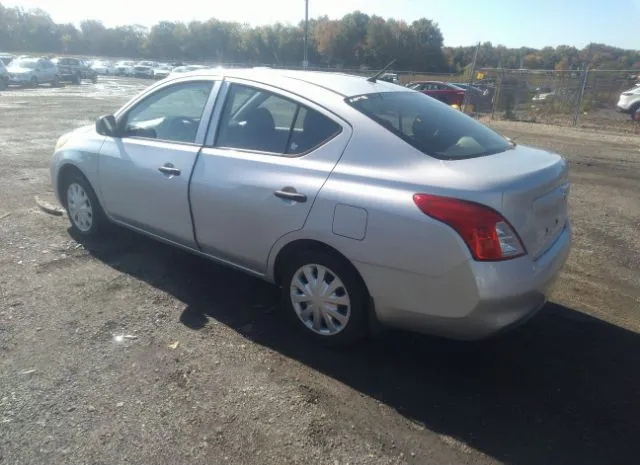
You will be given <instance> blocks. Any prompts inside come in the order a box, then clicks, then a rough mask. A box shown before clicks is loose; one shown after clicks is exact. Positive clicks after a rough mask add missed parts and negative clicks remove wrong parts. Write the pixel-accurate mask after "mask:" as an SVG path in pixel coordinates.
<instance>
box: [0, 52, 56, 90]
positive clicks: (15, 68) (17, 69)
mask: <svg viewBox="0 0 640 465" xmlns="http://www.w3.org/2000/svg"><path fill="white" fill-rule="evenodd" d="M7 70H8V71H9V84H15V85H31V86H37V85H39V84H45V83H46V84H52V85H57V84H58V83H59V82H60V80H59V78H58V67H57V66H56V65H55V64H54V63H52V62H51V60H49V59H48V58H32V57H29V58H22V57H21V58H15V59H14V60H12V61H11V63H10V64H9V66H8V67H7Z"/></svg>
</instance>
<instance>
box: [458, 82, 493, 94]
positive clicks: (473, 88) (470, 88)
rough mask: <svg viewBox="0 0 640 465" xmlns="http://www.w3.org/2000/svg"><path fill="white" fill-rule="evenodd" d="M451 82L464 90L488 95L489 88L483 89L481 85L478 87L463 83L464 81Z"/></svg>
mask: <svg viewBox="0 0 640 465" xmlns="http://www.w3.org/2000/svg"><path fill="white" fill-rule="evenodd" d="M449 84H452V85H454V86H456V87H460V88H461V89H463V90H464V91H469V92H471V93H473V94H474V95H482V96H484V95H487V94H488V93H489V90H488V89H481V88H479V87H476V86H474V85H471V84H468V83H463V82H450V83H449Z"/></svg>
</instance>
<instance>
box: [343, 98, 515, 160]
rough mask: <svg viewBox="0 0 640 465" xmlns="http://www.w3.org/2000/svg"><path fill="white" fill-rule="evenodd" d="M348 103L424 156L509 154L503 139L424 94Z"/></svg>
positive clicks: (457, 157)
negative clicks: (505, 152) (506, 152)
mask: <svg viewBox="0 0 640 465" xmlns="http://www.w3.org/2000/svg"><path fill="white" fill-rule="evenodd" d="M346 101H347V103H348V104H349V105H351V106H352V107H354V108H355V109H357V110H359V111H360V112H362V113H364V114H365V115H366V116H368V117H369V118H371V119H373V120H374V121H376V122H377V123H378V124H380V125H381V126H383V127H385V128H386V129H388V130H389V131H391V132H392V133H394V134H395V135H397V136H398V137H400V138H401V139H402V140H404V141H405V142H407V143H408V144H410V145H412V146H413V147H415V148H416V149H418V150H420V151H421V152H423V153H425V154H427V155H429V156H432V157H435V158H440V159H443V160H455V159H462V158H473V157H481V156H484V155H491V154H494V153H499V152H504V151H505V150H509V149H510V148H511V147H512V146H511V144H510V143H509V142H508V141H507V140H506V139H505V138H504V137H502V136H501V135H499V134H498V133H496V132H494V131H492V130H491V129H489V128H488V127H486V126H484V125H483V124H480V123H479V122H477V121H476V120H474V119H473V118H471V117H469V116H467V115H465V114H464V113H462V112H460V111H458V110H455V109H453V108H451V107H449V106H448V105H446V104H444V103H441V102H439V101H437V100H435V99H434V98H432V97H429V96H427V95H424V94H422V93H420V92H385V93H379V94H365V95H359V96H356V97H349V98H347V100H346Z"/></svg>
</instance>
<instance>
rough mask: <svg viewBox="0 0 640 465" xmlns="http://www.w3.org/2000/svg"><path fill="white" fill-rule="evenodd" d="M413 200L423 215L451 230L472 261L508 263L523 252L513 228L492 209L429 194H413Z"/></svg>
mask: <svg viewBox="0 0 640 465" xmlns="http://www.w3.org/2000/svg"><path fill="white" fill-rule="evenodd" d="M413 201H414V202H415V204H416V205H417V207H418V208H419V209H420V210H421V211H422V212H423V213H424V214H426V215H428V216H430V217H431V218H434V219H436V220H438V221H441V222H443V223H445V224H447V225H449V226H450V227H451V228H453V229H454V230H455V231H456V232H457V233H458V234H459V235H460V237H462V239H463V240H464V242H465V243H466V244H467V247H469V250H470V251H471V255H472V256H473V258H474V259H475V260H480V261H490V260H509V259H511V258H516V257H520V256H522V255H524V254H525V253H526V251H525V249H524V247H523V245H522V242H521V241H520V238H519V237H518V235H517V234H516V232H515V231H514V229H513V227H512V226H511V225H510V224H509V222H508V221H507V220H506V219H505V218H504V217H503V216H502V215H501V214H500V213H498V212H497V211H495V210H493V209H492V208H489V207H487V206H485V205H480V204H478V203H474V202H469V201H466V200H460V199H453V198H450V197H439V196H436V195H430V194H415V195H414V196H413Z"/></svg>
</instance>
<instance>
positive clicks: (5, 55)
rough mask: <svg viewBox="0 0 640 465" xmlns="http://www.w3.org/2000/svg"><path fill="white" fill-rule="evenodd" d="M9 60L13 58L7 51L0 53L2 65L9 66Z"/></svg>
mask: <svg viewBox="0 0 640 465" xmlns="http://www.w3.org/2000/svg"><path fill="white" fill-rule="evenodd" d="M11 60H13V55H10V54H8V53H0V61H1V62H2V64H3V65H5V66H9V63H11Z"/></svg>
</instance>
